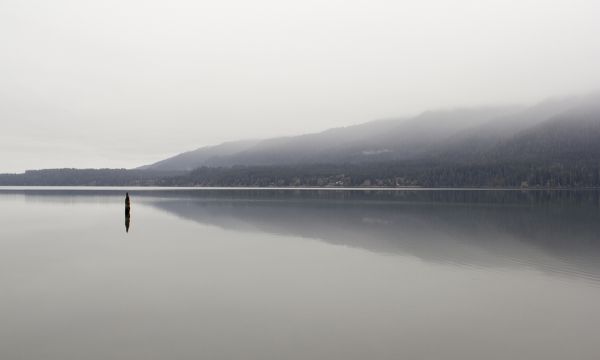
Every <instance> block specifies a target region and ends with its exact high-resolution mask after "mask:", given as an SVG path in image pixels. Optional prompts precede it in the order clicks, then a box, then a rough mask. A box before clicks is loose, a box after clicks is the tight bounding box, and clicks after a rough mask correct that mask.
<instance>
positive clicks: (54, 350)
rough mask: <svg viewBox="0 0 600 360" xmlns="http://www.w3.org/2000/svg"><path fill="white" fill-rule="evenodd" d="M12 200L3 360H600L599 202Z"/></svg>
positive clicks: (401, 195)
mask: <svg viewBox="0 0 600 360" xmlns="http://www.w3.org/2000/svg"><path fill="white" fill-rule="evenodd" d="M124 195H125V191H123V190H114V189H113V190H90V189H87V190H86V189H72V190H41V189H37V190H32V189H30V190H25V189H20V190H7V189H4V190H0V215H1V219H2V220H1V222H0V224H1V226H0V319H1V321H0V359H7V360H13V359H26V360H32V359H44V360H52V359H57V360H69V359H78V360H79V359H86V360H87V359H102V360H106V359H127V360H131V359H144V360H147V359H260V360H265V359H461V360H464V359H503V360H504V359H544V360H546V359H599V358H600V341H599V339H600V195H599V193H598V192H597V191H553V192H547V191H529V192H520V191H393V192H392V191H390V192H387V191H381V192H379V191H377V192H374V191H371V192H369V191H278V190H271V191H266V190H263V191H251V190H236V191H215V190H211V191H209V190H195V191H192V190H170V191H163V190H152V191H141V190H135V191H130V195H131V202H132V210H131V218H130V219H129V231H128V232H126V228H125V222H126V219H125V215H124Z"/></svg>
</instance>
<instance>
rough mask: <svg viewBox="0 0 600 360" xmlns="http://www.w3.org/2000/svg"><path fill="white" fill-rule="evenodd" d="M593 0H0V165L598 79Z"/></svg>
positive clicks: (516, 94) (139, 148)
mask: <svg viewBox="0 0 600 360" xmlns="http://www.w3.org/2000/svg"><path fill="white" fill-rule="evenodd" d="M598 14H600V3H599V2H597V1H573V0H569V1H567V0H559V1H466V0H460V1H453V2H448V1H412V2H400V1H379V0H369V1H326V2H324V1H301V2H299V1H294V2H292V1H265V0H257V1H252V2H249V1H242V0H232V1H210V2H209V1H182V0H173V1H168V2H167V1H131V0H127V1H102V2H97V1H94V2H93V1H65V0H55V1H52V2H47V1H8V0H5V1H2V2H0V42H1V43H2V45H3V46H2V54H1V55H2V56H0V79H1V81H0V122H1V123H0V125H1V129H2V131H0V172H18V171H22V170H25V169H31V168H48V167H135V166H139V165H143V164H147V163H152V162H154V161H157V160H160V159H162V158H165V157H167V156H169V155H173V154H176V153H179V152H182V151H185V150H191V149H194V148H198V147H200V146H205V145H211V144H217V143H220V142H222V141H229V140H237V139H240V138H266V137H272V136H279V135H294V134H301V133H306V132H312V131H318V130H323V129H326V128H330V127H338V126H346V125H352V124H358V123H362V122H366V121H369V120H372V119H377V118H386V117H392V116H409V115H413V114H417V113H419V112H421V111H423V110H427V109H437V108H447V107H455V106H477V105H486V104H515V103H524V104H531V103H535V102H537V101H539V100H541V99H544V98H546V97H549V96H556V95H566V94H575V93H581V92H587V91H590V90H594V89H597V88H599V87H600V72H598V71H597V64H598V63H600V43H599V42H598V41H597V39H596V37H597V34H599V33H600V23H599V22H598V21H597V20H598Z"/></svg>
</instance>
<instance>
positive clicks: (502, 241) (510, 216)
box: [144, 192, 600, 279]
mask: <svg viewBox="0 0 600 360" xmlns="http://www.w3.org/2000/svg"><path fill="white" fill-rule="evenodd" d="M459 193H460V192H457V193H456V194H451V193H450V192H448V193H446V194H442V193H436V192H427V193H426V192H420V193H419V192H413V193H412V194H413V195H414V198H413V199H410V200H407V201H375V200H368V199H362V200H361V199H345V200H338V201H336V200H335V199H331V200H326V201H323V200H317V199H312V200H311V199H308V198H306V197H305V198H302V197H300V198H295V199H289V201H278V199H276V198H273V199H271V200H269V199H264V198H263V199H260V198H252V197H249V196H247V197H245V198H240V197H239V196H238V198H237V199H235V198H230V199H228V200H227V199H223V200H220V201H217V200H216V199H214V198H210V197H209V198H207V197H197V198H168V197H167V198H161V199H158V198H147V199H145V200H144V202H147V203H149V204H150V205H152V206H154V207H156V208H159V209H161V210H164V211H167V212H170V213H173V214H176V215H178V216H180V217H182V218H185V219H189V220H193V221H197V222H200V223H203V224H210V225H216V226H220V227H223V228H226V229H234V230H235V229H238V230H244V231H260V232H267V233H276V234H285V235H292V236H300V237H307V238H314V239H320V240H323V241H326V242H329V243H332V244H337V245H344V246H352V247H358V248H363V249H367V250H370V251H375V252H382V253H395V254H406V255H412V256H417V257H419V258H422V259H424V260H426V261H435V262H453V263H460V264H466V265H475V266H498V267H505V266H508V267H510V266H515V265H517V264H519V266H532V267H536V268H538V269H542V270H547V271H557V272H562V273H569V272H572V273H577V274H579V275H582V276H590V277H594V278H596V277H598V278H599V279H600V264H599V263H598V259H600V210H599V208H598V202H597V201H598V194H597V193H596V192H589V193H588V194H587V195H585V194H577V195H576V194H574V193H571V194H562V195H556V194H554V195H553V194H548V193H547V194H541V193H540V194H537V195H531V194H518V193H514V194H506V199H505V200H506V201H505V202H504V203H503V202H495V203H490V202H486V201H485V197H486V196H487V195H482V194H477V193H475V192H472V193H468V194H466V195H465V194H462V195H461V194H459ZM488 195H489V196H492V197H498V196H502V195H501V194H498V193H496V194H488ZM363 196H364V195H363ZM445 196H450V198H447V199H445V198H444V197H445ZM461 196H462V197H463V200H464V201H463V202H453V201H451V200H450V199H451V198H457V197H461ZM465 196H466V198H465ZM359 197H360V196H359ZM409 197H411V196H409ZM469 197H473V199H471V200H474V198H479V201H469V199H468V198H469ZM528 197H529V198H528ZM528 199H529V200H528Z"/></svg>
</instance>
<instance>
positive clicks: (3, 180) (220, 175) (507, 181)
mask: <svg viewBox="0 0 600 360" xmlns="http://www.w3.org/2000/svg"><path fill="white" fill-rule="evenodd" d="M0 185H5V186H6V185H23V186H35V185H39V186H59V185H63V186H258V187H279V186H280V187H290V186H291V187H294V186H295V187H404V186H417V187H508V188H575V187H600V162H591V161H588V162H567V163H526V162H522V163H514V162H513V163H501V162H498V163H481V164H457V163H450V164H448V163H443V162H436V163H434V162H430V163H421V162H379V163H364V164H336V165H327V164H300V165H289V166H234V167H202V168H199V169H196V170H194V171H191V172H186V173H184V172H165V171H148V170H125V169H81V170H78V169H52V170H35V171H27V172H25V173H23V174H3V175H0Z"/></svg>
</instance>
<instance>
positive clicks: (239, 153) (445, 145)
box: [140, 93, 600, 171]
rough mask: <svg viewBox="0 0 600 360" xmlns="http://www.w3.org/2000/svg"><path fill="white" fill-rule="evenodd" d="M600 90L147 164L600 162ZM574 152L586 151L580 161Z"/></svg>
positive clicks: (206, 150)
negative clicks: (599, 91)
mask: <svg viewBox="0 0 600 360" xmlns="http://www.w3.org/2000/svg"><path fill="white" fill-rule="evenodd" d="M599 104H600V93H593V94H590V95H586V96H579V97H570V98H562V99H551V100H546V101H544V102H541V103H539V104H536V105H534V106H494V107H492V106H489V107H476V108H460V109H452V110H441V111H427V112H424V113H422V114H420V115H417V116H415V117H411V118H394V119H385V120H377V121H372V122H368V123H365V124H360V125H355V126H348V127H343V128H334V129H329V130H326V131H323V132H320V133H315V134H307V135H300V136H290V137H279V138H271V139H266V140H243V141H236V142H229V143H223V144H221V145H217V146H209V147H203V148H200V149H197V150H194V151H190V152H186V153H183V154H180V155H177V156H174V157H172V158H168V159H165V160H162V161H159V162H157V163H154V164H151V165H147V166H144V167H142V168H140V169H152V170H170V171H172V170H176V171H182V170H192V169H195V168H199V167H203V166H204V167H230V166H236V165H242V166H273V165H277V166H280V165H298V164H342V163H350V164H359V163H370V162H382V161H434V160H437V161H443V162H453V163H454V162H456V163H472V162H478V163H479V162H488V161H500V160H501V161H515V162H520V161H522V160H525V159H528V160H530V161H533V160H535V161H553V160H558V159H562V160H565V159H571V160H576V159H581V160H583V159H586V160H592V161H593V160H595V159H598V155H599V154H600V145H598V144H597V141H595V139H598V138H600V137H599V136H600V105H599ZM574 156H579V157H578V158H574Z"/></svg>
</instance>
